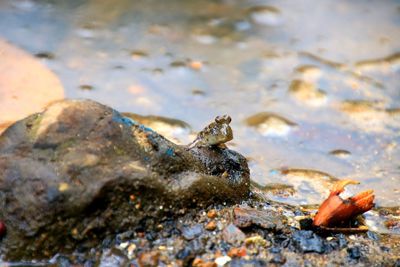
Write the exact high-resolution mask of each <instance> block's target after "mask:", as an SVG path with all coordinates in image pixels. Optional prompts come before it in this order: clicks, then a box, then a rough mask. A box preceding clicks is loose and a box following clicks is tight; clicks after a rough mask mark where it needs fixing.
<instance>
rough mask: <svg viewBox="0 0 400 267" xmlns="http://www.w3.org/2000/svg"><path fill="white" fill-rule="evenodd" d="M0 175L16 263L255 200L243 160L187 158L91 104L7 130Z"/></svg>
mask: <svg viewBox="0 0 400 267" xmlns="http://www.w3.org/2000/svg"><path fill="white" fill-rule="evenodd" d="M0 170H1V172H0V220H2V221H4V222H5V224H6V226H7V235H6V236H5V237H4V238H3V240H2V241H1V247H2V250H3V253H6V255H7V257H8V258H9V259H24V258H25V259H29V258H40V257H49V256H51V255H52V254H54V253H56V252H64V251H70V250H72V249H74V248H75V247H76V246H77V244H79V245H80V246H91V245H93V243H91V242H94V243H96V242H98V241H99V240H100V239H101V238H103V237H104V236H105V235H106V234H109V233H115V232H119V231H123V230H126V229H128V228H130V227H134V226H137V225H138V224H139V222H140V221H141V220H143V219H144V218H147V217H153V218H155V221H156V220H157V218H160V216H163V215H165V214H166V213H168V214H176V213H177V212H178V211H179V210H181V209H182V208H188V207H193V206H199V205H207V204H210V203H212V202H216V201H220V202H222V201H223V202H229V201H237V200H240V199H242V198H244V197H246V196H247V195H248V193H249V169H248V167H247V163H246V160H245V159H244V157H243V156H241V155H240V154H238V153H236V152H234V151H231V150H229V149H223V148H194V149H192V150H190V151H187V150H186V149H185V148H184V147H181V146H178V145H175V144H174V143H172V142H170V141H168V140H166V139H165V138H164V137H163V136H161V135H159V134H157V133H156V132H154V131H152V130H151V129H149V128H146V127H145V126H143V125H140V124H138V123H136V122H135V121H133V120H131V119H128V118H125V117H123V116H122V115H121V114H120V113H118V112H117V111H115V110H113V109H111V108H109V107H106V106H104V105H101V104H99V103H96V102H93V101H89V100H66V101H62V102H57V103H54V104H53V105H51V106H50V107H48V109H47V110H45V111H44V112H42V113H39V114H35V115H31V116H29V117H27V118H26V119H24V120H21V121H18V122H17V123H15V124H14V125H13V126H11V127H10V128H9V129H7V130H6V131H5V132H4V133H3V134H2V135H1V137H0ZM226 174H228V175H226Z"/></svg>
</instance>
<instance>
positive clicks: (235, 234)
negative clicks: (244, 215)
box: [222, 224, 246, 244]
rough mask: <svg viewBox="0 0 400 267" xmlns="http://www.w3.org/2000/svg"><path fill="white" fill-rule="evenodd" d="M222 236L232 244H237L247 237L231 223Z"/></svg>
mask: <svg viewBox="0 0 400 267" xmlns="http://www.w3.org/2000/svg"><path fill="white" fill-rule="evenodd" d="M222 238H223V239H224V240H225V241H226V242H228V243H230V244H235V243H240V242H242V241H243V240H244V239H245V238H246V235H245V234H244V233H243V232H242V231H241V230H240V229H239V228H237V227H236V226H235V225H234V224H229V225H228V226H227V227H225V229H224V230H223V231H222Z"/></svg>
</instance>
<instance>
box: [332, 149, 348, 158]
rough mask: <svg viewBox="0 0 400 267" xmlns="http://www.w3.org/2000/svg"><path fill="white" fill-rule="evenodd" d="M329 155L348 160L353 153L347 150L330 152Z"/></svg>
mask: <svg viewBox="0 0 400 267" xmlns="http://www.w3.org/2000/svg"><path fill="white" fill-rule="evenodd" d="M329 154H331V155H333V156H335V157H338V158H348V157H349V156H350V155H351V153H350V151H347V150H345V149H335V150H332V151H330V152H329Z"/></svg>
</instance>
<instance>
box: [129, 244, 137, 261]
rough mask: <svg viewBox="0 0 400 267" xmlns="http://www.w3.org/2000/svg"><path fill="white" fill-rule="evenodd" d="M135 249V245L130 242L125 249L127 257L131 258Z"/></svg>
mask: <svg viewBox="0 0 400 267" xmlns="http://www.w3.org/2000/svg"><path fill="white" fill-rule="evenodd" d="M135 249H136V245H135V244H130V245H129V247H128V249H127V251H128V257H129V259H131V258H132V256H133V252H134V251H135Z"/></svg>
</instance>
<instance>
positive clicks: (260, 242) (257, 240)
mask: <svg viewBox="0 0 400 267" xmlns="http://www.w3.org/2000/svg"><path fill="white" fill-rule="evenodd" d="M244 243H245V244H246V245H251V244H254V245H257V246H262V247H265V246H267V245H268V241H266V240H265V239H264V238H262V236H260V235H256V236H251V237H248V238H246V239H245V240H244Z"/></svg>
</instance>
